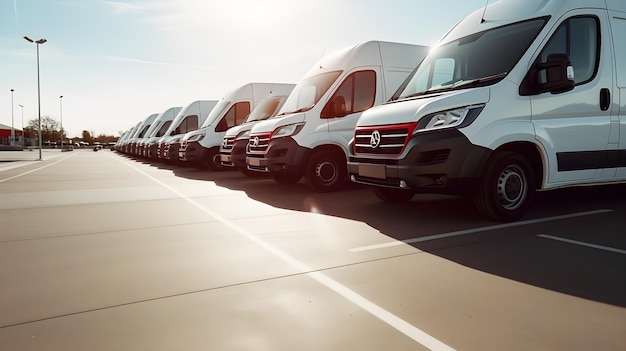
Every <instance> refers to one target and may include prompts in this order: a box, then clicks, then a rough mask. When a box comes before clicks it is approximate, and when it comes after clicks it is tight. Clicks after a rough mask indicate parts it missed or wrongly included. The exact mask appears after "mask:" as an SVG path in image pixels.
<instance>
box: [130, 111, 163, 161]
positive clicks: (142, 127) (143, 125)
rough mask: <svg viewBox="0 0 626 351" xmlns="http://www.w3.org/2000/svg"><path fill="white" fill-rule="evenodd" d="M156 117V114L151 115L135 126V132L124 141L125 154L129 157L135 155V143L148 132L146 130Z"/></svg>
mask: <svg viewBox="0 0 626 351" xmlns="http://www.w3.org/2000/svg"><path fill="white" fill-rule="evenodd" d="M158 115H159V114H158V113H153V114H151V115H150V116H148V117H146V119H144V120H142V121H141V122H139V124H137V127H136V128H135V131H134V132H133V134H132V135H131V136H130V138H129V139H128V140H127V141H126V145H125V149H124V152H125V153H127V154H130V155H135V151H136V147H137V141H139V139H141V138H143V136H144V134H145V133H146V132H147V131H148V129H149V128H150V125H151V124H152V122H154V120H155V119H156V118H157V116H158Z"/></svg>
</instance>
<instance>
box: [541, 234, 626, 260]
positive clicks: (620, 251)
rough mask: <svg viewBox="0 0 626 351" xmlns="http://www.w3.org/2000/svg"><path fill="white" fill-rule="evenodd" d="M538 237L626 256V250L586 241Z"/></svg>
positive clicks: (545, 235)
mask: <svg viewBox="0 0 626 351" xmlns="http://www.w3.org/2000/svg"><path fill="white" fill-rule="evenodd" d="M537 236H538V237H542V238H546V239H552V240H558V241H562V242H565V243H570V244H576V245H580V246H586V247H591V248H594V249H600V250H605V251H611V252H617V253H620V254H622V255H626V250H622V249H616V248H614V247H609V246H602V245H596V244H591V243H586V242H584V241H577V240H571V239H565V238H559V237H558V236H552V235H547V234H539V235H537Z"/></svg>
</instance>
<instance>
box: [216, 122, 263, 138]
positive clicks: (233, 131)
mask: <svg viewBox="0 0 626 351" xmlns="http://www.w3.org/2000/svg"><path fill="white" fill-rule="evenodd" d="M255 123H256V122H248V123H244V124H240V125H238V126H234V127H230V128H228V130H227V131H226V134H225V135H224V137H234V136H237V134H239V133H241V132H245V131H248V130H250V129H252V127H253V126H254V124H255Z"/></svg>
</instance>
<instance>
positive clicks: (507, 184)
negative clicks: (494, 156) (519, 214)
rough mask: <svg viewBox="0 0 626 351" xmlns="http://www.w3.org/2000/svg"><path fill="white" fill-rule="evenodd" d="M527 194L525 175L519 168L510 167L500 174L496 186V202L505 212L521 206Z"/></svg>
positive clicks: (515, 166)
mask: <svg viewBox="0 0 626 351" xmlns="http://www.w3.org/2000/svg"><path fill="white" fill-rule="evenodd" d="M527 193H528V183H527V181H526V175H525V174H524V171H523V170H522V168H521V167H519V166H517V165H512V166H509V167H506V168H505V169H504V170H502V173H500V176H499V177H498V184H497V195H498V201H500V204H501V205H502V207H504V208H505V209H507V210H515V209H517V208H519V207H520V206H522V204H523V203H524V200H525V199H526V194H527Z"/></svg>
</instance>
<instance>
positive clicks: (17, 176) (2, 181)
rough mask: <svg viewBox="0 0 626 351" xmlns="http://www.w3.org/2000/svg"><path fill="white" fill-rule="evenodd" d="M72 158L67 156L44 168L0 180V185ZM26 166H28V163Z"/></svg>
mask: <svg viewBox="0 0 626 351" xmlns="http://www.w3.org/2000/svg"><path fill="white" fill-rule="evenodd" d="M72 156H73V155H69V156H67V157H65V158H63V159H62V160H58V161H56V162H53V163H50V164H48V165H45V166H43V167H39V168H35V169H31V170H30V171H27V172H24V173H20V174H17V175H14V176H13V177H9V178H5V179H0V183H4V182H6V181H9V180H11V179H15V178H19V177H21V176H25V175H27V174H30V173H33V172H37V171H40V170H42V169H44V168H48V167H50V166H53V165H56V164H57V163H59V162H61V161H65V160H67V159H68V158H70V157H72ZM56 157H59V156H55V157H54V158H56ZM32 162H41V161H32ZM28 164H30V163H28ZM21 166H26V164H23V165H20V167H21ZM14 168H17V167H14Z"/></svg>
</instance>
